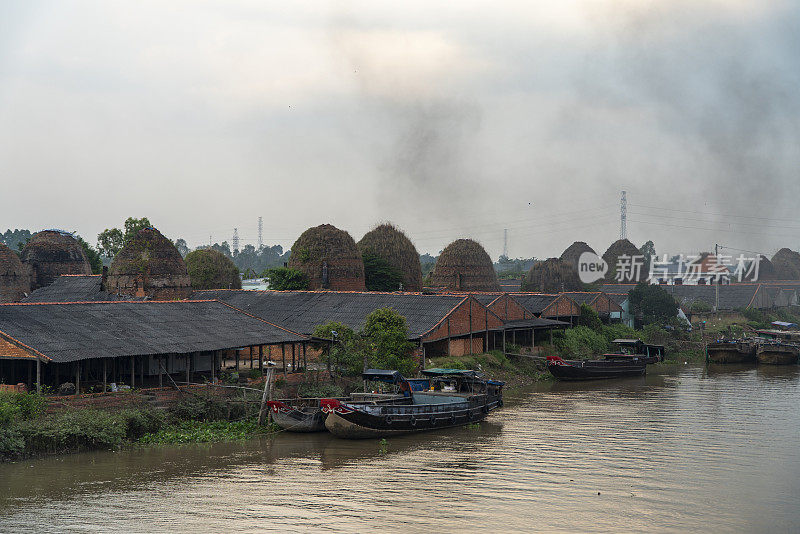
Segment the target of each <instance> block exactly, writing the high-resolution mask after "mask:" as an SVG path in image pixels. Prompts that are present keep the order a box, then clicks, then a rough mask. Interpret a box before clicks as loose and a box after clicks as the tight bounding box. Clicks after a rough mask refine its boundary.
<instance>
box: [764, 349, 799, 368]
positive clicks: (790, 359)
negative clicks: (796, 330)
mask: <svg viewBox="0 0 800 534" xmlns="http://www.w3.org/2000/svg"><path fill="white" fill-rule="evenodd" d="M797 354H798V349H797V348H796V347H787V346H781V345H766V346H765V345H762V346H760V347H758V350H757V351H756V357H757V358H758V363H760V364H762V365H793V364H796V363H797Z"/></svg>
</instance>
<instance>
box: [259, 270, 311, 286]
mask: <svg viewBox="0 0 800 534" xmlns="http://www.w3.org/2000/svg"><path fill="white" fill-rule="evenodd" d="M261 275H262V276H263V277H264V278H266V279H267V283H268V284H269V288H270V289H274V290H276V291H291V290H302V289H308V277H307V276H306V273H304V272H303V271H301V270H299V269H292V268H290V267H275V268H273V269H267V270H266V271H264V272H263V273H261Z"/></svg>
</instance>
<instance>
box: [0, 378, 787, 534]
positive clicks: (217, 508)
mask: <svg viewBox="0 0 800 534" xmlns="http://www.w3.org/2000/svg"><path fill="white" fill-rule="evenodd" d="M798 400H800V369H799V368H798V367H788V368H777V367H773V368H767V367H759V368H752V367H751V368H746V367H731V366H729V367H720V368H711V369H705V368H701V367H679V368H673V369H667V370H658V371H651V372H649V374H648V376H647V377H645V378H640V379H631V380H624V381H613V382H604V383H588V384H587V383H584V384H565V383H547V384H542V385H540V386H538V387H537V388H536V389H535V390H531V391H526V392H522V393H517V394H514V395H509V396H508V398H507V403H506V407H505V408H504V409H502V410H500V411H498V412H496V413H494V414H492V415H491V416H490V417H489V419H487V420H486V421H485V422H484V423H482V424H481V425H480V428H478V429H469V428H466V427H464V428H457V429H451V430H442V431H436V432H430V433H426V434H420V435H411V436H404V437H396V438H392V439H390V440H388V443H387V446H386V450H385V451H382V450H381V446H380V444H379V442H378V441H377V440H368V441H345V440H338V439H335V438H333V437H331V436H330V435H328V434H317V435H298V434H295V435H292V434H287V433H284V434H279V435H277V436H275V437H273V438H263V439H257V440H251V441H247V442H243V443H226V444H213V445H183V446H168V447H154V448H147V449H143V450H133V451H131V450H127V451H119V452H97V453H89V454H79V455H71V456H64V457H59V458H46V459H41V460H34V461H27V462H20V463H15V464H5V465H0V532H28V531H30V532H95V531H105V532H107V531H116V532H126V533H131V532H154V531H166V530H169V531H178V532H223V531H236V532H243V531H244V532H248V531H249V532H262V531H265V530H277V531H297V530H313V531H331V532H368V531H378V530H388V531H403V532H423V531H430V530H437V531H450V532H453V531H462V532H477V531H503V532H523V531H532V530H540V531H571V532H574V531H583V532H589V531H591V532H595V531H596V532H623V531H639V532H641V531H659V532H661V531H664V532H683V531H687V530H691V531H705V532H767V531H769V532H776V531H777V532H784V531H797V530H798V529H800V506H798V503H797V496H798V495H800V443H798V438H799V437H800V404H799V403H798Z"/></svg>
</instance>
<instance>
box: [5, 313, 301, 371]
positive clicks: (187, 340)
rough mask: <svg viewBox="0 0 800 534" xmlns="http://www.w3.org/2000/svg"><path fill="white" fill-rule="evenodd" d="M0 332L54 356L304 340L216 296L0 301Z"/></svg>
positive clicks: (77, 357)
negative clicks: (197, 298)
mask: <svg viewBox="0 0 800 534" xmlns="http://www.w3.org/2000/svg"><path fill="white" fill-rule="evenodd" d="M0 337H7V338H10V339H13V340H15V341H16V342H18V343H22V344H24V345H26V346H28V347H30V348H32V349H34V350H35V351H38V352H39V353H41V354H42V355H44V356H45V357H46V358H48V359H51V360H53V361H55V362H71V361H76V360H84V359H88V358H106V357H120V356H140V355H149V354H171V353H175V354H186V353H190V352H200V351H211V350H223V349H231V348H237V347H242V346H254V345H270V344H276V343H284V342H285V343H291V342H299V341H305V340H307V338H306V337H304V336H301V335H298V334H296V333H294V332H291V331H289V330H287V329H285V328H281V327H278V326H275V325H274V324H270V323H268V322H266V321H264V320H262V319H259V318H257V317H253V316H251V315H249V314H247V313H244V312H242V311H241V310H237V309H235V308H233V307H231V306H229V305H227V304H225V303H222V302H217V301H197V302H192V301H157V302H143V301H137V302H131V301H124V302H81V303H42V304H3V305H0Z"/></svg>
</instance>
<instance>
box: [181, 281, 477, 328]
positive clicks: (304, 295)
mask: <svg viewBox="0 0 800 534" xmlns="http://www.w3.org/2000/svg"><path fill="white" fill-rule="evenodd" d="M476 296H477V295H476ZM192 298H193V299H209V298H213V299H219V300H221V301H223V302H227V303H228V304H231V305H232V306H235V307H237V308H239V309H241V310H244V311H246V312H248V313H252V314H253V315H255V316H257V317H261V318H262V319H265V320H267V321H270V322H272V323H275V324H279V325H281V326H284V327H286V328H289V329H290V330H293V331H295V332H300V333H302V334H307V335H311V334H312V333H313V332H314V328H316V327H317V326H319V325H321V324H325V323H329V322H331V321H336V322H340V323H343V324H346V325H347V326H349V327H350V328H352V329H353V330H361V329H362V328H363V327H364V322H365V320H366V317H367V315H369V314H370V313H371V312H373V311H374V310H377V309H378V308H392V309H394V310H395V311H397V313H399V314H400V315H402V316H404V317H405V318H406V324H407V326H408V336H409V339H418V338H420V337H421V336H422V335H423V334H425V333H426V332H428V331H429V330H430V329H431V328H433V327H434V326H436V324H437V323H438V322H439V321H441V320H442V319H443V318H444V317H446V316H447V315H448V314H449V313H450V312H451V311H452V310H453V308H455V307H456V306H457V305H458V304H459V303H461V302H463V301H464V299H466V298H467V295H424V294H421V293H360V292H346V291H246V290H241V291H240V290H206V291H195V292H194V294H193V296H192Z"/></svg>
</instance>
